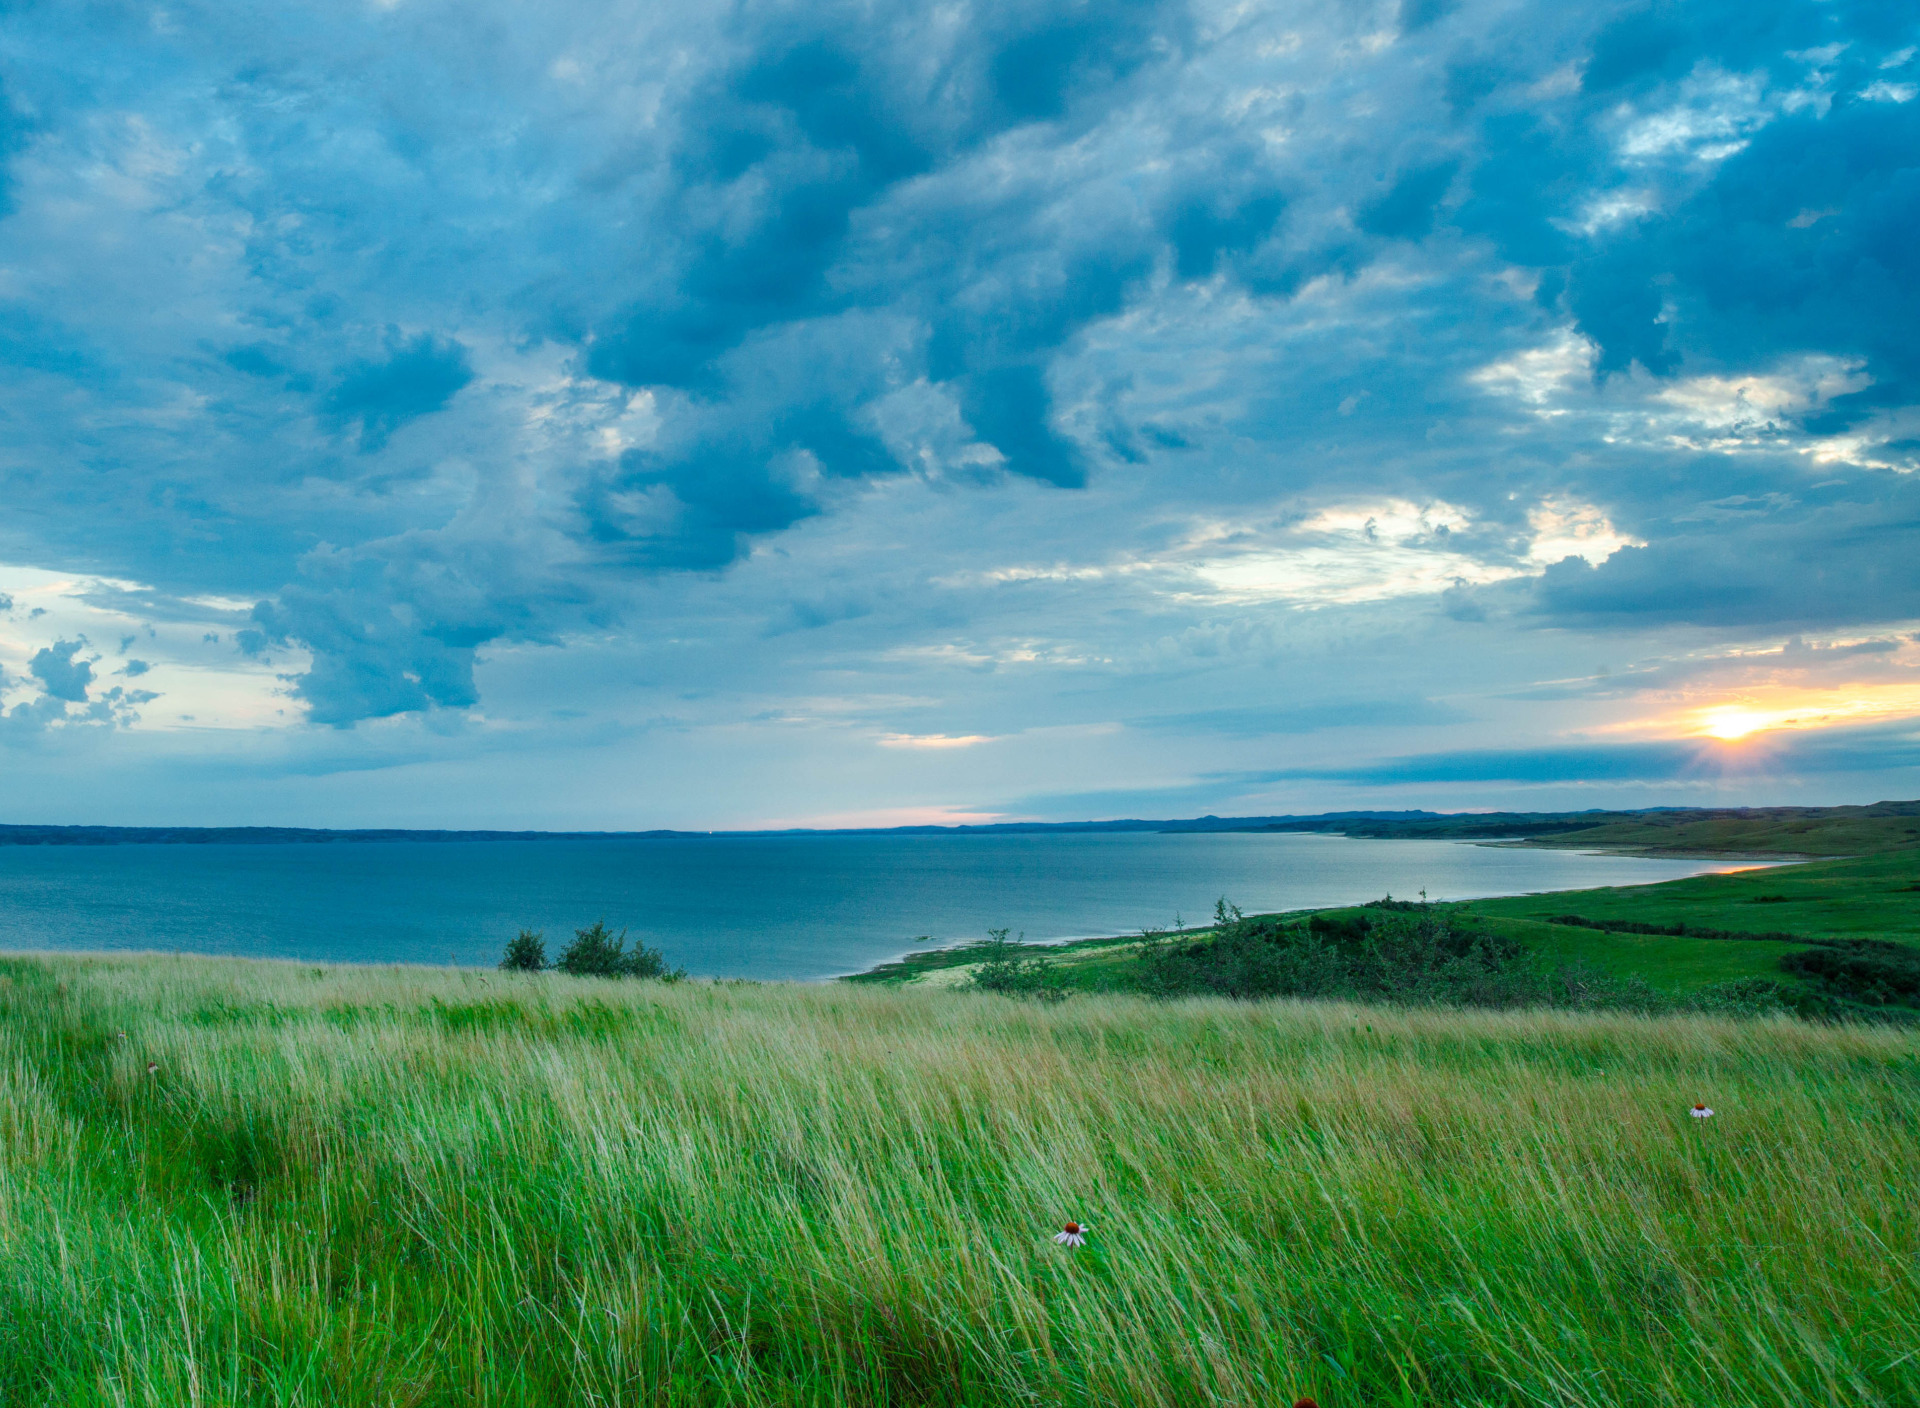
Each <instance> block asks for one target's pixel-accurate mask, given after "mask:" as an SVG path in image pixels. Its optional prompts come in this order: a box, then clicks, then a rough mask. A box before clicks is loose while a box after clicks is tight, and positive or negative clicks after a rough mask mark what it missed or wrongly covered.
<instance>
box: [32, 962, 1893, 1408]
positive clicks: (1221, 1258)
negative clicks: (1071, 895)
mask: <svg viewBox="0 0 1920 1408" xmlns="http://www.w3.org/2000/svg"><path fill="white" fill-rule="evenodd" d="M0 1041H3V1042H4V1045H5V1053H4V1063H3V1064H0V1073H3V1075H4V1080H5V1082H6V1086H7V1089H6V1098H5V1101H4V1104H0V1111H4V1120H5V1126H4V1143H3V1144H0V1148H4V1151H5V1161H6V1173H5V1181H4V1185H0V1186H3V1187H4V1196H0V1249H3V1251H0V1255H4V1258H5V1274H4V1276H0V1298H4V1304H3V1306H0V1401H4V1402H6V1403H8V1404H15V1403H19V1404H62V1405H65V1404H143V1405H145V1404H151V1405H179V1404H193V1405H226V1404H236V1405H237V1404H249V1405H251V1404H286V1405H292V1404H313V1405H336V1404H338V1405H369V1408H371V1405H428V1404H436V1405H437V1404H447V1405H452V1404H512V1405H528V1406H529V1408H531V1405H548V1406H550V1405H575V1404H581V1405H584V1404H594V1405H611V1404H767V1405H774V1404H781V1405H787V1404H817V1405H823V1408H824V1406H825V1405H833V1408H843V1406H844V1405H869V1404H874V1405H877V1404H900V1405H905V1404H916V1405H955V1406H956V1408H958V1406H959V1405H966V1406H967V1408H987V1406H988V1405H1001V1404H1006V1405H1014V1404H1021V1405H1028V1404H1074V1405H1077V1404H1101V1405H1113V1404H1123V1405H1133V1404H1139V1405H1167V1408H1173V1405H1181V1406H1182V1408H1185V1406H1186V1405H1194V1404H1234V1405H1264V1404H1271V1403H1283V1404H1285V1403H1291V1402H1292V1399H1293V1396H1294V1395H1296V1394H1302V1393H1311V1394H1314V1395H1315V1396H1317V1397H1318V1398H1319V1400H1320V1402H1321V1403H1322V1404H1323V1405H1354V1406H1355V1408H1358V1405H1411V1404H1445V1405H1490V1404H1500V1405H1509V1404H1511V1405H1521V1404H1530V1405H1531V1404H1555V1405H1576V1404H1579V1405H1589V1404H1590V1405H1602V1404H1606V1405H1615V1404H1619V1405H1627V1404H1633V1405H1641V1404H1650V1403H1653V1404H1715V1405H1727V1406H1728V1408H1735V1406H1736V1405H1748V1404H1751V1405H1763V1404H1765V1405H1773V1404H1783V1403H1795V1404H1797V1403H1822V1404H1825V1403H1835V1404H1838V1403H1846V1404H1859V1405H1877V1404H1886V1405H1894V1404H1909V1403H1913V1402H1916V1401H1920V1204H1916V1200H1915V1198H1914V1197H1913V1191H1914V1189H1915V1187H1916V1186H1917V1185H1920V1041H1917V1040H1916V1038H1915V1037H1914V1036H1913V1035H1912V1034H1910V1033H1908V1032H1904V1031H1900V1030H1894V1029H1868V1028H1856V1027H1849V1026H1818V1025H1813V1024H1806V1023H1800V1022H1795V1021H1792V1020H1786V1019H1780V1020H1771V1019H1770V1020H1759V1021H1753V1020H1748V1021H1731V1020H1726V1019H1713V1018H1704V1017H1696V1018H1668V1019H1662V1020H1651V1019H1644V1018H1634V1017H1623V1016H1604V1017H1582V1016H1572V1015H1567V1014H1557V1013H1546V1012H1542V1013H1525V1014H1513V1013H1509V1014H1474V1013H1462V1012H1455V1011H1442V1010H1423V1011H1408V1010H1389V1009H1377V1008H1373V1009H1362V1008H1351V1007H1345V1006H1340V1005H1334V1004H1325V1005H1317V1006H1315V1005H1303V1004H1290V1003H1267V1004H1231V1003H1226V1002H1219V1001H1196V1002H1183V1003H1172V1004H1160V1005H1154V1004H1150V1003H1147V1002H1143V1001H1140V1000H1136V999H1132V998H1126V997H1081V998H1076V999H1074V1000H1073V1001H1071V1002H1068V1003H1064V1004H1059V1005H1044V1004H1033V1003H1020V1002H1016V1001H1012V1000H1007V999H1002V998H997V997H991V996H980V995H973V994H964V993H946V992H938V991H927V992H921V991H916V990H913V989H905V990H902V989H900V988H889V987H878V988H874V987H868V988H860V987H852V986H847V985H825V986H819V987H796V986H785V985H768V986H764V987H763V986H754V985H744V984H742V985H714V984H706V983H685V984H680V985H676V986H662V985H658V984H651V983H633V982H629V983H615V982H603V981H594V980H577V979H567V978H561V977H555V976H525V977H522V976H507V975H499V974H479V973H473V972H457V971H452V970H446V971H439V970H425V969H411V970H409V969H383V970H376V969H350V968H312V967H304V966H296V965H289V964H279V963H264V962H259V963H248V962H242V961H225V960H201V959H177V958H175V959H164V958H95V959H83V958H61V959H45V960H36V959H13V960H9V961H7V962H6V963H5V964H4V975H3V976H0ZM149 1062H152V1063H154V1064H155V1065H156V1067H157V1069H156V1070H154V1071H153V1072H151V1073H149V1070H148V1064H149ZM1696 1099H1704V1100H1707V1101H1709V1102H1710V1103H1711V1104H1712V1105H1713V1107H1714V1108H1715V1110H1716V1111H1717V1114H1716V1115H1715V1117H1714V1118H1712V1119H1710V1120H1695V1119H1692V1118H1690V1117H1689V1116H1688V1113H1687V1111H1688V1109H1689V1107H1690V1106H1691V1104H1692V1103H1693V1102H1694V1101H1695V1100H1696ZM1070 1218H1076V1219H1080V1220H1083V1221H1086V1222H1088V1223H1089V1224H1090V1225H1091V1228H1092V1236H1091V1240H1090V1242H1089V1244H1088V1245H1087V1246H1085V1247H1083V1248H1080V1249H1078V1250H1069V1249H1066V1248H1062V1247H1058V1246H1056V1245H1054V1243H1053V1242H1052V1241H1051V1240H1050V1236H1049V1234H1050V1233H1051V1232H1053V1231H1054V1230H1055V1229H1056V1228H1057V1226H1058V1225H1059V1224H1060V1223H1061V1222H1063V1221H1065V1220H1067V1219H1070Z"/></svg>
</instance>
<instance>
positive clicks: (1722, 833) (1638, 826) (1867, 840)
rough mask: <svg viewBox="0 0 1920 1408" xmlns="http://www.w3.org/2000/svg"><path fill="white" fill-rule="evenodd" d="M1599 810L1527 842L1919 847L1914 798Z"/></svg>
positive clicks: (1827, 851) (1657, 849) (1838, 849)
mask: <svg viewBox="0 0 1920 1408" xmlns="http://www.w3.org/2000/svg"><path fill="white" fill-rule="evenodd" d="M1602 815H1603V816H1604V817H1605V819H1604V820H1602V821H1601V822H1600V824H1599V825H1597V826H1593V827H1590V828H1585V829H1582V830H1579V831H1572V832H1567V833H1563V834H1560V835H1554V836H1546V837H1542V838H1540V839H1539V840H1537V841H1534V842H1531V843H1530V844H1533V845H1543V846H1577V847H1581V848H1586V847H1605V848H1608V849H1618V850H1636V851H1645V852H1647V853H1648V854H1653V855H1725V854H1744V855H1807V856H1857V855H1865V854H1868V853H1869V852H1874V851H1884V850H1887V849H1890V848H1892V847H1898V846H1915V845H1920V802H1876V803H1874V804H1873V805H1872V806H1868V807H1743V808H1740V809H1737V810H1727V811H1686V812H1650V813H1640V814H1634V815H1624V816H1623V815H1606V814H1602Z"/></svg>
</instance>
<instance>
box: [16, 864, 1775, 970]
mask: <svg viewBox="0 0 1920 1408" xmlns="http://www.w3.org/2000/svg"><path fill="white" fill-rule="evenodd" d="M1737 868H1739V867H1738V866H1736V865H1733V864H1731V863H1720V862H1712V861H1693V860H1643V859H1636V858H1631V857H1623V856H1600V855H1583V854H1580V853H1577V852H1568V851H1529V850H1510V849H1504V848H1496V847H1487V846H1477V845H1470V844H1464V843H1461V842H1454V841H1350V840H1346V839H1344V838H1341V837H1330V836H1303V835H1225V834H1216V835H1191V834H1189V835H1172V836H1161V835H1154V834H1151V833H1128V834H1119V835H1111V834H1108V835H1103V834H1097V833H1095V834H1073V833H1064V834H1063V833H1053V834H1041V835H1014V836H1006V835H1001V836H743V837H711V838H707V837H701V838H677V839H671V840H659V839H656V840H637V839H636V840H611V841H609V840H580V841H557V840H556V841H484V842H436V843H422V842H366V843H353V844H331V845H256V846H245V845H242V846H192V845H187V846H181V845H158V846H105V847H82V846H44V847H42V846H5V847H0V948H7V949H150V950H160V951H183V952H188V953H209V954H236V955H244V956H247V957H274V958H302V959H312V960H316V961H347V962H356V963H394V962H397V963H459V964H491V963H493V962H494V961H496V960H497V959H498V957H499V954H500V949H501V946H502V945H503V944H504V943H505V942H506V941H507V939H509V938H510V937H512V935H513V934H514V933H515V931H517V930H519V929H521V928H523V927H524V928H531V929H540V930H544V931H545V933H546V936H547V939H548V950H549V952H557V951H558V948H559V946H560V944H561V943H563V942H564V941H565V940H566V939H567V938H568V937H569V936H570V934H571V931H572V930H573V929H575V928H577V927H580V926H582V925H586V924H590V923H592V922H593V921H594V920H595V919H599V918H604V919H606V921H607V922H608V923H609V924H610V925H612V926H613V927H614V928H615V929H620V928H625V929H626V930H627V931H628V933H629V935H630V936H633V937H639V938H643V939H645V940H646V942H648V943H650V944H653V945H655V946H657V947H659V948H661V949H663V950H665V952H666V954H667V956H668V958H669V959H670V960H671V961H672V962H674V963H678V964H681V965H684V966H685V967H686V968H687V969H688V970H689V971H690V972H692V973H693V974H695V975H696V976H703V977H743V978H763V979H766V978H797V979H808V978H823V977H829V976H831V975H833V974H836V973H846V972H854V971H858V970H860V969H863V968H867V967H870V966H872V965H873V964H875V963H879V962H882V961H884V960H886V959H889V958H892V957H895V956H897V955H898V954H900V953H901V952H903V951H906V950H908V949H910V948H912V947H913V946H914V945H913V944H912V939H913V937H914V936H915V935H919V934H927V935H931V936H932V939H933V940H934V942H936V943H939V942H955V941H959V940H966V939H975V938H980V937H982V936H984V934H985V932H986V930H987V929H988V927H990V926H992V927H999V926H1003V925H1004V926H1006V927H1009V928H1011V929H1013V930H1015V931H1016V932H1018V931H1025V933H1026V935H1027V937H1028V938H1029V939H1036V940H1044V939H1062V938H1071V937H1080V936H1086V935H1094V934H1122V933H1130V932H1134V931H1137V930H1139V929H1141V928H1143V927H1146V926H1149V925H1151V926H1156V927H1157V926H1164V925H1171V924H1172V923H1173V922H1174V921H1175V919H1176V918H1184V919H1185V920H1186V921H1187V922H1189V923H1193V922H1195V921H1199V920H1203V919H1205V918H1206V917H1207V916H1209V915H1210V914H1211V912H1212V909H1213V901H1214V899H1215V897H1216V896H1219V895H1223V894H1224V895H1226V896H1227V897H1228V898H1229V899H1231V900H1233V901H1234V902H1235V903H1236V904H1239V905H1240V906H1241V907H1242V908H1244V909H1245V910H1247V911H1248V912H1249V913H1253V912H1256V911H1271V910H1281V909H1300V908H1305V907H1307V906H1310V905H1332V904H1341V903H1352V902H1357V901H1360V900H1367V899H1377V898H1379V897H1380V895H1382V894H1383V893H1386V892H1389V891H1390V892H1392V893H1393V894H1395V895H1401V896H1407V897H1412V896H1413V895H1415V894H1416V893H1417V892H1418V891H1420V890H1421V889H1425V890H1426V891H1427V892H1428V893H1429V894H1430V895H1431V896H1432V897H1433V898H1435V899H1467V898H1472V897H1476V896H1484V895H1500V894H1519V893H1525V892H1531V891H1538V890H1567V889H1578V888H1584V887H1588V886H1594V885H1638V884H1645V883H1647V882H1649V881H1654V880H1669V879H1673V878H1675V877H1678V876H1682V875H1696V874H1700V873H1702V872H1706V871H1716V870H1731V869H1737Z"/></svg>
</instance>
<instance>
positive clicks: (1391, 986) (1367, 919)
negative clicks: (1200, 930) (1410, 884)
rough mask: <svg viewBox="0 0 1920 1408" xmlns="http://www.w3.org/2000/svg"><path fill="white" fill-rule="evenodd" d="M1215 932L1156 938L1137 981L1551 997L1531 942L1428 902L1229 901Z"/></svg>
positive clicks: (1435, 998)
mask: <svg viewBox="0 0 1920 1408" xmlns="http://www.w3.org/2000/svg"><path fill="white" fill-rule="evenodd" d="M1215 915H1216V920H1217V921H1224V922H1216V925H1215V927H1214V929H1213V931H1212V933H1211V935H1210V936H1207V937H1200V938H1191V939H1190V938H1187V937H1185V936H1182V935H1167V934H1161V935H1156V936H1153V937H1151V938H1150V939H1149V941H1148V942H1147V944H1146V945H1145V947H1144V948H1143V950H1142V953H1141V958H1140V961H1139V968H1138V981H1139V985H1140V987H1141V988H1142V989H1143V990H1144V991H1146V992H1149V993H1153V994H1156V995H1159V996H1166V997H1174V996H1184V995H1187V994H1198V993H1215V994H1219V995H1221V996H1225V997H1247V998H1258V997H1339V998H1353V999H1358V1000H1361V1001H1394V1002H1415V1003H1421V1002H1449V1003H1461V1004H1466V1005H1470V1006H1475V1007H1512V1006H1521V1005H1527V1004H1532V1003H1537V1002H1540V1001H1542V1000H1543V998H1544V997H1545V995H1546V993H1545V988H1544V985H1543V980H1542V978H1541V976H1540V975H1539V974H1538V973H1537V972H1536V971H1535V970H1534V967H1533V965H1532V963H1531V962H1530V960H1529V958H1528V955H1527V949H1526V946H1525V945H1524V944H1522V943H1520V942H1519V941H1517V940H1514V939H1509V938H1505V937H1502V936H1500V935H1497V934H1492V933H1488V932H1486V931H1484V930H1481V929H1478V928H1475V927H1473V926H1471V925H1470V924H1466V923H1462V922H1461V920H1460V918H1459V917H1458V916H1457V915H1455V914H1452V913H1450V912H1447V911H1443V910H1441V909H1437V908H1435V907H1432V906H1427V905H1415V906H1413V907H1412V908H1411V909H1403V908H1402V907H1401V904H1400V903H1396V904H1394V905H1393V906H1391V907H1387V906H1384V905H1382V906H1376V907H1374V908H1372V909H1370V910H1363V911H1361V912H1359V913H1351V914H1332V915H1328V914H1316V915H1314V916H1312V917H1311V918H1310V919H1308V920H1307V921H1306V922H1305V923H1301V922H1299V921H1297V920H1288V919H1283V918H1279V917H1274V916H1266V917H1256V918H1253V919H1246V918H1242V917H1240V914H1239V911H1238V910H1237V909H1235V908H1233V906H1231V905H1227V904H1225V902H1224V901H1223V902H1222V905H1221V906H1219V907H1217V908H1216V911H1215Z"/></svg>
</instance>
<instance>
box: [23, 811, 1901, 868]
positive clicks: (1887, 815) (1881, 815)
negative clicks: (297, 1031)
mask: <svg viewBox="0 0 1920 1408" xmlns="http://www.w3.org/2000/svg"><path fill="white" fill-rule="evenodd" d="M1049 831H1066V832H1128V831H1152V832H1266V831H1273V832H1308V833H1318V834H1324V835H1336V836H1352V837H1360V838H1370V839H1403V840H1414V839H1431V840H1454V841H1476V840H1515V841H1522V842H1526V843H1529V844H1533V845H1545V846H1579V847H1582V848H1585V847H1603V848H1606V849H1609V850H1631V851H1641V852H1647V853H1654V854H1665V855H1687V854H1695V855H1699V854H1714V853H1727V852H1735V853H1741V854H1752V855H1818V856H1833V855H1861V854H1865V853H1867V852H1870V851H1881V850H1887V849H1890V848H1892V847H1896V846H1910V845H1916V844H1920V801H1912V802H1875V803H1874V804H1873V805H1872V806H1865V807H1732V808H1703V807H1650V808H1646V809H1643V810H1639V811H1601V810H1599V809H1597V808H1596V809H1593V810H1588V811H1578V812H1428V811H1351V812H1323V813H1320V814H1319V815H1317V816H1246V817H1219V816H1201V817H1189V818H1185V819H1180V820H1157V821H1156V820H1148V819H1144V818H1126V819H1121V820H1114V821H1067V822H1038V821H1016V822H1001V823H996V824H993V825H987V826H895V827H859V828H840V829H833V830H820V831H812V830H807V829H804V828H793V829H789V830H784V831H435V830H418V831H416V830H404V829H398V828H385V829H369V830H348V831H332V830H326V829H322V828H317V827H291V826H0V846H124V845H148V846H152V845H171V846H192V845H201V846H205V845H256V846H261V845H266V846H271V845H339V844H353V843H356V842H368V841H408V842H425V843H431V842H450V841H466V842H474V841H569V840H572V841H581V840H674V839H682V838H687V837H695V836H902V835H905V836H915V835H956V834H958V835H1005V834H1010V835H1019V834H1031V833H1038V832H1049Z"/></svg>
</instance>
